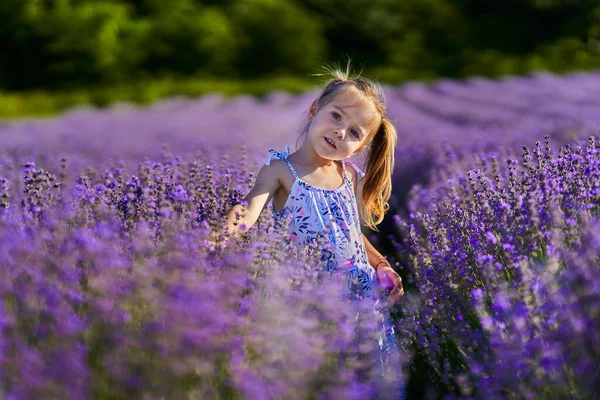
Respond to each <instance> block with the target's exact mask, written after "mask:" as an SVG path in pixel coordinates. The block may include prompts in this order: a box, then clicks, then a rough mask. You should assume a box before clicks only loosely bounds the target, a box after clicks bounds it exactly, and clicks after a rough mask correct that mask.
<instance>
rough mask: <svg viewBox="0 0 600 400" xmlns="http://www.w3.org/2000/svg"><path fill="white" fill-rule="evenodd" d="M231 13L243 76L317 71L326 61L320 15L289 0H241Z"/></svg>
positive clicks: (239, 66)
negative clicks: (238, 45) (238, 40)
mask: <svg viewBox="0 0 600 400" xmlns="http://www.w3.org/2000/svg"><path fill="white" fill-rule="evenodd" d="M228 11H229V12H228V14H229V15H231V20H232V22H233V24H234V26H235V28H236V33H237V36H238V37H239V38H240V50H239V54H238V58H237V60H236V68H237V70H238V71H239V73H240V75H241V76H242V77H258V76H269V75H271V76H272V75H277V74H303V73H307V72H314V71H315V70H317V69H318V67H319V66H320V65H322V64H323V63H324V61H325V56H326V50H327V49H326V47H327V46H326V42H325V39H324V37H323V32H322V27H321V23H320V18H319V17H318V15H316V14H312V13H310V12H308V11H307V10H305V9H304V8H303V7H301V5H297V4H294V3H292V2H290V1H286V0H237V1H234V2H233V3H232V4H231V6H229V7H228Z"/></svg>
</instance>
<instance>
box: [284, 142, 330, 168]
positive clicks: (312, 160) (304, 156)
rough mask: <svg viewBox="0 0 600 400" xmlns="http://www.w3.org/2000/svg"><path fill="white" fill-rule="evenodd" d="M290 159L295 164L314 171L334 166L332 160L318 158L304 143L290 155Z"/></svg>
mask: <svg viewBox="0 0 600 400" xmlns="http://www.w3.org/2000/svg"><path fill="white" fill-rule="evenodd" d="M290 157H291V158H292V161H293V162H295V163H296V164H300V165H306V166H310V167H313V168H315V169H321V168H324V169H327V168H331V167H332V166H334V165H335V163H334V160H330V159H327V158H323V157H321V156H319V155H318V154H317V153H316V152H315V151H314V150H313V149H312V148H311V147H310V146H308V145H307V144H306V141H304V143H302V146H300V148H299V149H298V150H296V151H295V152H294V153H292V154H291V155H290Z"/></svg>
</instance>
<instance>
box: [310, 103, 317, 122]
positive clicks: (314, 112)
mask: <svg viewBox="0 0 600 400" xmlns="http://www.w3.org/2000/svg"><path fill="white" fill-rule="evenodd" d="M318 108H319V100H318V99H317V100H315V101H313V102H312V104H311V105H310V108H309V110H308V122H309V123H310V122H311V121H312V120H313V118H314V117H315V115H317V109H318Z"/></svg>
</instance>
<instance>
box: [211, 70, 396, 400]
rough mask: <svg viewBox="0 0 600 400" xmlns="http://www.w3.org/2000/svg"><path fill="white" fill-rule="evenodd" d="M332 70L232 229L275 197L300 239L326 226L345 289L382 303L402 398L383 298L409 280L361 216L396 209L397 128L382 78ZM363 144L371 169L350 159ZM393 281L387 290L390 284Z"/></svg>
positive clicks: (390, 378)
mask: <svg viewBox="0 0 600 400" xmlns="http://www.w3.org/2000/svg"><path fill="white" fill-rule="evenodd" d="M332 75H333V79H331V80H330V81H329V82H328V83H327V84H326V86H325V88H324V90H323V92H322V93H321V94H320V96H319V97H318V98H317V99H316V100H315V101H314V102H313V103H312V105H311V106H310V109H309V110H308V118H307V121H306V124H305V126H304V129H303V130H302V136H305V137H304V140H303V141H302V145H301V146H300V148H299V149H298V150H297V151H295V152H293V153H290V150H289V145H288V146H287V147H286V149H285V150H283V151H275V150H273V149H269V152H270V153H271V156H270V157H268V159H267V160H266V163H265V165H264V166H263V167H262V169H261V170H260V171H259V173H258V175H257V177H256V183H255V185H254V187H253V188H252V190H251V191H250V193H249V194H248V195H247V196H246V198H245V205H242V204H238V205H235V206H234V207H232V209H231V210H230V211H229V213H228V217H227V225H226V230H227V232H228V233H229V237H235V236H241V234H243V233H244V232H246V231H247V230H248V229H250V228H251V227H252V225H253V224H254V223H255V222H256V221H257V219H258V217H259V214H260V213H261V212H262V210H263V208H264V207H265V206H266V205H267V204H268V203H269V202H270V201H271V200H272V212H273V215H274V217H275V220H276V221H280V222H282V223H283V225H285V227H286V228H287V229H288V230H287V232H288V233H289V240H291V241H292V242H294V243H295V244H297V245H299V246H310V245H311V243H314V238H315V237H316V236H317V235H318V234H319V233H325V237H326V238H327V239H328V240H329V241H330V243H331V245H332V246H331V248H332V249H333V250H332V251H331V252H332V253H333V254H331V252H330V254H329V256H328V257H323V258H322V259H323V260H328V261H327V264H326V265H325V267H324V268H325V269H326V270H330V271H334V273H340V274H342V275H343V276H344V282H345V292H344V297H345V298H347V299H350V300H364V299H370V300H371V301H373V302H374V303H376V304H377V303H378V305H379V306H378V307H375V310H377V311H376V312H377V313H379V315H380V318H379V319H378V320H379V321H381V324H380V326H379V329H378V330H379V331H380V333H379V346H378V347H379V351H378V353H379V354H378V356H377V357H378V359H377V364H378V365H379V367H380V368H381V373H382V374H384V375H385V376H386V377H387V378H386V379H387V383H385V389H381V390H379V393H380V395H381V396H382V397H383V396H385V397H388V396H390V391H391V398H394V399H402V398H404V397H405V390H404V383H403V378H402V370H401V365H400V360H399V353H398V344H397V342H396V337H395V333H394V328H393V326H392V324H391V322H390V320H389V311H388V310H387V309H386V307H385V306H383V305H389V304H390V303H393V302H396V301H399V300H400V298H401V297H402V296H403V295H404V290H403V287H402V280H401V278H400V276H399V275H398V274H397V273H396V272H395V271H394V270H393V269H392V267H391V266H390V264H389V262H388V261H387V260H386V258H385V257H383V256H382V255H381V254H380V253H379V252H378V251H377V250H376V249H375V248H374V247H373V245H372V244H371V243H369V241H368V240H367V238H366V237H365V236H364V235H363V234H362V232H361V229H360V220H361V219H362V221H363V222H364V224H365V225H367V226H369V227H370V228H372V229H376V228H375V227H376V225H377V224H379V223H380V222H381V221H382V220H383V216H384V214H385V213H386V211H387V210H388V209H389V205H388V203H387V200H388V199H389V197H390V195H391V175H392V170H393V167H394V148H395V146H396V140H397V136H396V130H395V128H394V126H393V125H392V123H391V122H390V121H389V120H388V119H387V118H386V111H385V104H384V100H383V90H382V88H381V86H380V85H379V84H377V83H375V82H373V81H371V80H368V79H365V78H362V77H356V78H354V79H350V78H349V77H348V75H349V71H348V69H347V70H346V71H345V72H342V71H340V70H334V71H332ZM362 151H367V156H366V163H365V171H366V172H363V171H361V170H360V169H359V168H358V167H357V166H356V165H355V164H354V163H353V162H351V161H349V160H348V158H349V157H351V156H353V155H355V154H357V153H360V152H362ZM236 214H237V216H236ZM240 215H241V218H240ZM280 226H281V225H280ZM226 236H227V235H226ZM211 237H212V239H211V242H212V243H213V246H214V243H215V242H216V238H217V237H221V235H220V233H218V232H213V233H212V235H211ZM376 289H377V290H376ZM390 289H391V291H390V292H389V293H388V294H387V297H386V296H385V295H384V292H386V291H389V290H390ZM382 388H383V386H382ZM384 392H385V393H384Z"/></svg>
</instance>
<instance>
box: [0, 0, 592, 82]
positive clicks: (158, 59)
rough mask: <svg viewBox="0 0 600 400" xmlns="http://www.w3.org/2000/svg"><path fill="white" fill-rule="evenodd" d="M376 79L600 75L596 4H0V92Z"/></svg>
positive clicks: (411, 0)
mask: <svg viewBox="0 0 600 400" xmlns="http://www.w3.org/2000/svg"><path fill="white" fill-rule="evenodd" d="M348 56H349V57H351V58H352V59H353V61H354V65H355V66H360V67H364V69H365V70H367V71H369V73H370V74H372V75H375V76H376V77H377V78H379V79H382V80H384V81H387V82H394V83H397V82H401V81H404V80H409V79H410V80H412V79H425V80H427V79H434V78H437V77H442V76H444V77H452V78H461V77H466V76H470V75H484V76H500V75H507V74H521V73H525V72H527V71H530V70H539V69H543V70H548V71H553V72H564V71H567V70H571V69H584V70H589V69H595V68H600V4H599V3H598V1H597V0H579V1H577V0H504V1H501V2H498V1H490V2H488V1H481V0H401V1H399V0H377V1H372V0H304V1H301V0H169V1H165V0H4V1H0V89H5V90H24V89H33V88H51V89H71V88H78V87H87V86H99V85H107V84H111V83H122V82H130V81H132V80H141V79H151V78H157V77H177V78H180V77H190V76H193V77H194V78H201V79H202V78H207V79H214V78H221V79H260V78H270V77H276V76H303V77H306V76H307V74H309V73H314V72H318V71H319V68H320V66H322V65H324V64H328V63H330V62H332V61H334V62H340V61H342V62H343V60H344V59H345V58H346V57H348Z"/></svg>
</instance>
